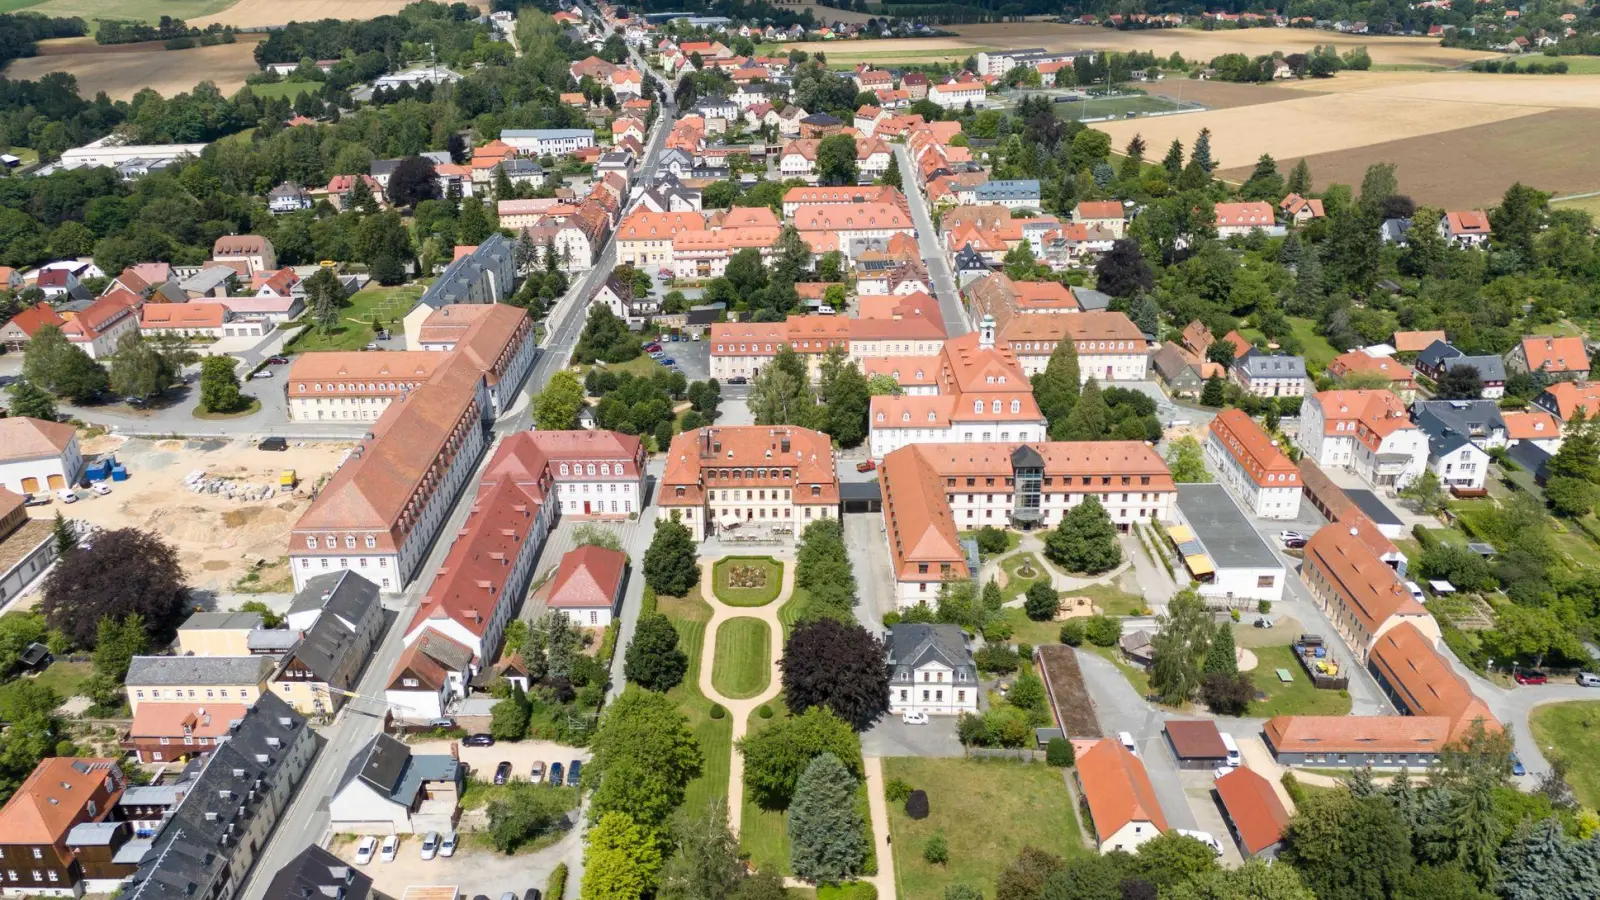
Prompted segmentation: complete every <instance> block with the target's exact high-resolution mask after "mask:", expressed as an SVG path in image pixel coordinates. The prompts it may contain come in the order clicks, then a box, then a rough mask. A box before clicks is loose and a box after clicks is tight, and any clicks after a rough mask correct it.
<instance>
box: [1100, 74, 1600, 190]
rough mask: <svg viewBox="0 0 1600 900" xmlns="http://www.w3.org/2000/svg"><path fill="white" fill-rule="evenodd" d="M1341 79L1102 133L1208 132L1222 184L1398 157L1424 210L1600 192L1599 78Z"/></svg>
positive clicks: (1151, 137)
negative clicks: (1324, 89) (1522, 193)
mask: <svg viewBox="0 0 1600 900" xmlns="http://www.w3.org/2000/svg"><path fill="white" fill-rule="evenodd" d="M1340 82H1343V84H1342V85H1340V86H1341V87H1343V90H1336V91H1333V92H1330V93H1320V94H1319V93H1310V92H1309V91H1306V90H1298V89H1295V88H1286V87H1281V86H1274V87H1267V88H1263V89H1262V90H1265V91H1269V92H1277V96H1279V97H1281V99H1279V100H1277V101H1276V102H1269V103H1259V104H1255V105H1251V106H1236V107H1232V108H1228V109H1214V110H1209V111H1206V112H1201V113H1193V114H1187V115H1180V116H1168V117H1164V118H1145V119H1139V120H1134V121H1124V122H1107V123H1104V124H1102V125H1098V126H1096V127H1098V128H1100V129H1101V130H1103V131H1105V132H1107V133H1109V134H1110V135H1111V137H1112V143H1113V145H1114V146H1121V145H1122V144H1123V143H1125V142H1126V141H1127V140H1128V139H1129V138H1130V137H1132V136H1133V135H1134V134H1135V133H1138V134H1141V135H1143V137H1144V139H1145V141H1146V143H1148V144H1149V145H1150V146H1152V147H1165V146H1166V145H1168V144H1169V143H1171V142H1172V140H1173V139H1174V138H1177V139H1179V140H1181V141H1183V143H1184V146H1186V147H1187V146H1189V145H1190V144H1192V143H1193V141H1194V137H1195V135H1196V134H1197V133H1199V131H1200V129H1201V128H1209V129H1211V150H1212V154H1213V156H1214V158H1216V159H1217V160H1218V162H1219V164H1220V166H1221V171H1222V175H1223V177H1225V178H1235V179H1236V178H1239V177H1241V176H1242V175H1248V174H1249V169H1250V167H1251V166H1253V165H1254V164H1255V161H1256V159H1257V158H1258V157H1259V156H1260V155H1261V154H1263V153H1267V154H1271V155H1272V157H1273V158H1274V159H1276V160H1277V161H1278V164H1279V165H1280V166H1281V167H1287V166H1289V165H1291V164H1292V163H1293V162H1294V160H1296V159H1298V158H1300V157H1307V158H1309V159H1310V160H1311V161H1312V163H1313V172H1314V173H1315V174H1316V175H1317V177H1318V182H1319V183H1320V184H1327V183H1330V182H1332V181H1339V182H1343V183H1346V184H1350V183H1359V182H1360V180H1361V172H1363V171H1364V170H1365V169H1366V167H1367V166H1368V165H1370V164H1372V163H1375V162H1393V163H1396V164H1398V165H1399V167H1400V169H1399V177H1400V185H1401V188H1402V189H1404V190H1406V191H1407V192H1408V193H1410V194H1411V195H1412V196H1413V198H1414V199H1416V200H1417V201H1418V202H1419V203H1430V204H1443V205H1456V204H1458V203H1463V202H1468V201H1471V202H1483V201H1485V200H1487V199H1493V198H1495V197H1498V196H1499V195H1500V194H1501V193H1502V192H1503V191H1504V190H1505V188H1506V187H1507V186H1509V185H1510V184H1511V182H1512V181H1514V180H1517V179H1519V178H1520V179H1521V180H1523V181H1524V182H1525V183H1528V184H1533V185H1536V186H1538V187H1540V188H1542V189H1547V190H1559V191H1562V192H1568V191H1579V190H1593V189H1595V188H1600V171H1597V170H1596V169H1595V167H1594V165H1593V163H1592V154H1591V153H1590V152H1589V151H1588V150H1586V149H1585V148H1586V147H1592V146H1593V145H1594V144H1593V142H1594V141H1595V140H1596V139H1600V113H1595V112H1593V110H1595V109H1597V108H1600V77H1594V78H1591V77H1584V76H1566V77H1552V78H1532V77H1526V78H1524V77H1515V78H1513V77H1508V76H1494V75H1474V74H1470V73H1454V72H1452V73H1416V72H1410V73H1376V74H1373V73H1347V74H1346V75H1341V76H1339V77H1338V78H1335V79H1332V81H1330V82H1326V84H1329V85H1339V83H1340ZM1299 86H1304V83H1301V85H1298V86H1297V87H1299ZM1320 86H1321V85H1320V84H1319V85H1314V86H1313V87H1320ZM1558 112H1560V113H1568V114H1564V115H1557V114H1556V113H1558ZM1486 133H1487V134H1493V135H1494V136H1495V139H1494V140H1492V141H1485V140H1484V139H1483V135H1484V134H1486ZM1319 159H1320V160H1322V161H1323V162H1325V163H1326V164H1327V165H1326V166H1325V169H1326V171H1325V172H1324V171H1317V168H1316V166H1315V164H1316V163H1317V161H1318V160H1319ZM1447 160H1448V163H1446V162H1445V161H1447Z"/></svg>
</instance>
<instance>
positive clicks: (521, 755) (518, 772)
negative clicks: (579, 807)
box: [411, 741, 589, 781]
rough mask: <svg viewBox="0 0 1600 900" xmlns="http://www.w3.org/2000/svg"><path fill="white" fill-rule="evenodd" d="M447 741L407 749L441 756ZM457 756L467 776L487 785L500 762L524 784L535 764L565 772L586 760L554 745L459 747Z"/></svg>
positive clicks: (583, 752)
mask: <svg viewBox="0 0 1600 900" xmlns="http://www.w3.org/2000/svg"><path fill="white" fill-rule="evenodd" d="M450 743H451V742H450V741H421V742H418V743H416V744H412V745H411V752H412V753H421V754H428V753H441V754H447V753H449V752H450ZM458 752H459V753H460V755H461V761H462V762H463V763H466V765H467V776H468V777H469V778H471V779H473V780H476V781H489V780H490V779H492V778H493V777H494V769H495V766H498V765H499V764H500V763H501V762H509V763H511V777H512V779H514V780H516V781H527V780H528V772H529V771H530V770H531V769H532V768H533V764H534V763H535V762H542V763H544V764H545V768H546V769H548V768H549V766H550V764H551V763H553V762H559V763H561V768H563V769H567V768H569V767H570V764H571V762H572V761H573V760H575V759H576V760H582V761H584V762H587V761H588V760H589V751H588V750H587V749H584V748H580V747H568V746H566V745H565V744H557V743H555V742H554V741H501V742H499V743H497V744H495V745H494V746H493V747H468V746H466V745H464V744H462V745H459V749H458Z"/></svg>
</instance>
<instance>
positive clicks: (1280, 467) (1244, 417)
mask: <svg viewBox="0 0 1600 900" xmlns="http://www.w3.org/2000/svg"><path fill="white" fill-rule="evenodd" d="M1211 434H1212V435H1213V436H1214V437H1216V438H1217V439H1218V440H1220V441H1221V442H1222V446H1223V447H1224V448H1226V449H1227V451H1228V453H1229V454H1231V455H1232V456H1233V458H1234V459H1235V460H1238V462H1239V465H1240V467H1242V468H1243V469H1244V471H1245V474H1247V475H1249V476H1250V478H1251V480H1253V481H1255V483H1256V484H1258V485H1261V486H1262V487H1288V486H1290V485H1293V486H1295V487H1299V485H1300V470H1298V469H1296V468H1295V467H1294V463H1292V462H1290V461H1289V457H1287V456H1284V455H1283V451H1282V450H1279V449H1278V445H1276V444H1274V443H1273V442H1272V438H1270V437H1268V436H1267V433H1266V432H1265V431H1262V430H1261V426H1260V425H1257V424H1256V422H1255V420H1254V419H1252V418H1250V416H1249V415H1248V414H1246V413H1245V412H1244V410H1241V409H1238V408H1232V409H1225V410H1223V411H1222V412H1221V413H1219V414H1218V415H1217V417H1216V418H1215V419H1212V420H1211Z"/></svg>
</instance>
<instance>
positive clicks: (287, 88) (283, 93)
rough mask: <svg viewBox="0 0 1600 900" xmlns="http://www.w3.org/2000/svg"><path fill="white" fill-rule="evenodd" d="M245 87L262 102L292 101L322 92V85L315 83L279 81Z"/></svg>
mask: <svg viewBox="0 0 1600 900" xmlns="http://www.w3.org/2000/svg"><path fill="white" fill-rule="evenodd" d="M246 87H248V88H250V93H252V94H255V95H256V96H257V97H259V98H261V99H262V100H275V99H277V98H279V97H286V98H288V99H289V100H293V99H294V98H296V97H298V96H300V95H301V94H305V93H316V92H317V91H320V90H322V85H321V84H320V83H318V82H315V81H279V82H275V83H273V84H251V85H246Z"/></svg>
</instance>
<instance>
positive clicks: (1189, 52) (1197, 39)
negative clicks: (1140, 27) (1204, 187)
mask: <svg viewBox="0 0 1600 900" xmlns="http://www.w3.org/2000/svg"><path fill="white" fill-rule="evenodd" d="M946 28H947V29H948V30H950V31H953V32H955V33H956V34H959V35H960V36H961V37H963V38H966V39H968V40H970V41H972V42H974V43H977V44H985V45H988V46H991V47H1012V48H1018V47H1044V48H1045V49H1047V50H1076V49H1079V48H1083V49H1089V50H1099V49H1105V50H1148V51H1150V52H1153V53H1155V54H1156V55H1157V56H1169V55H1171V54H1172V53H1173V52H1177V53H1181V54H1183V57H1184V58H1185V59H1191V60H1200V61H1210V60H1211V59H1212V58H1214V57H1217V56H1221V55H1222V54H1224V53H1244V54H1247V55H1250V56H1261V55H1263V54H1267V53H1271V52H1273V51H1274V50H1282V51H1284V52H1285V53H1303V52H1305V51H1307V50H1310V49H1311V47H1312V45H1314V44H1332V45H1333V46H1335V47H1337V48H1339V49H1340V50H1341V51H1343V50H1350V49H1354V48H1356V47H1366V48H1367V52H1368V53H1369V54H1371V56H1372V61H1373V62H1374V63H1376V64H1378V65H1390V66H1459V65H1461V64H1462V63H1464V62H1470V61H1472V60H1474V59H1483V58H1484V57H1487V56H1496V55H1498V54H1494V53H1486V52H1481V51H1477V50H1461V49H1455V48H1448V47H1441V46H1439V42H1438V41H1437V40H1432V39H1429V38H1386V37H1377V36H1375V35H1352V34H1339V33H1338V32H1333V31H1312V30H1310V29H1305V28H1241V29H1237V30H1234V31H1200V30H1199V29H1194V28H1163V29H1151V30H1148V31H1115V30H1112V29H1109V28H1094V27H1090V26H1087V25H1062V24H1059V23H1056V22H1005V23H989V24H982V25H949V26H946Z"/></svg>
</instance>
